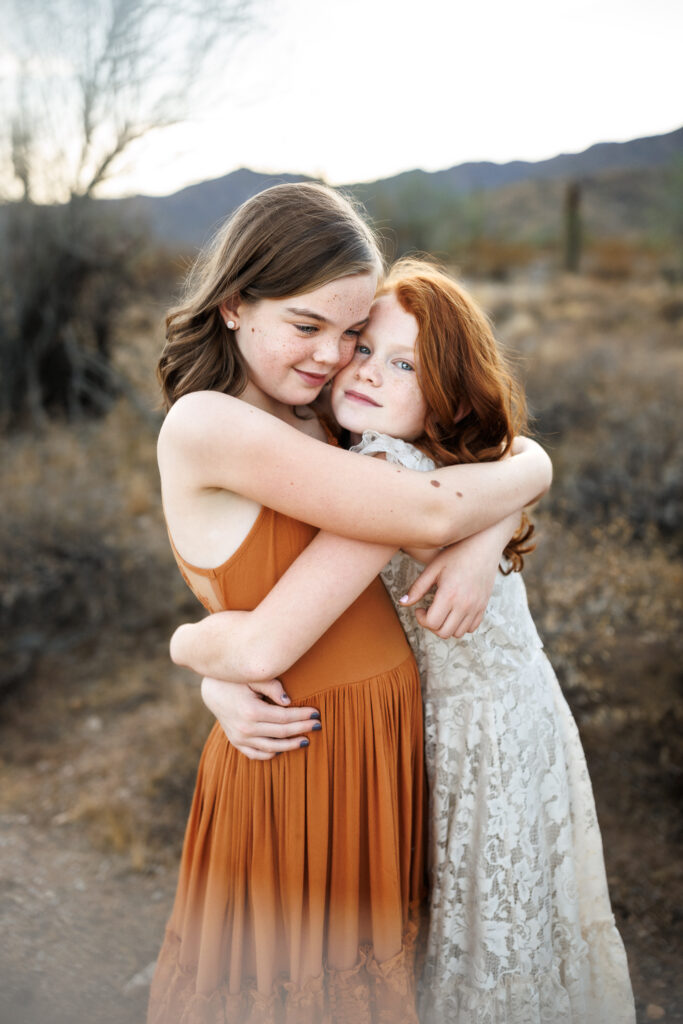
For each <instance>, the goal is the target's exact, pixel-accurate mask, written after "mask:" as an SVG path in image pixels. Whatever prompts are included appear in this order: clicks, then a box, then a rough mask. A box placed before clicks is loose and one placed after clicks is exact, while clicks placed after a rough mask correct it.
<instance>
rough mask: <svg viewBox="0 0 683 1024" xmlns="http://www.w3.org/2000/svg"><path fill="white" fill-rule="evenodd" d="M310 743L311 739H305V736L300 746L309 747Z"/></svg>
mask: <svg viewBox="0 0 683 1024" xmlns="http://www.w3.org/2000/svg"><path fill="white" fill-rule="evenodd" d="M308 743H309V741H308V740H307V739H305V738H304V739H303V740H302V741H301V743H300V744H299V746H300V747H307V746H308Z"/></svg>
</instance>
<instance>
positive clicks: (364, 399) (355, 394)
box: [344, 391, 381, 408]
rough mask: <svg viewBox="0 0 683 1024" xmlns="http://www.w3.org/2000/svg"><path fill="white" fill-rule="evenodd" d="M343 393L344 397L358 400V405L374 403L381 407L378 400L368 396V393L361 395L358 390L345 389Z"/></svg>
mask: <svg viewBox="0 0 683 1024" xmlns="http://www.w3.org/2000/svg"><path fill="white" fill-rule="evenodd" d="M344 395H345V397H346V398H350V399H351V401H352V402H358V403H359V404H360V405H376V406H377V407H378V408H381V405H380V403H379V402H376V401H375V400H374V398H370V397H369V395H363V394H361V392H360V391H345V392H344Z"/></svg>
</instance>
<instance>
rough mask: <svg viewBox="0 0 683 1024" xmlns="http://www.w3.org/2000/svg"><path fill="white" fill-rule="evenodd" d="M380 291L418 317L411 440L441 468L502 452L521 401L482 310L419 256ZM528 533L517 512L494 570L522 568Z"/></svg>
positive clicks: (400, 266) (523, 412)
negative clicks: (419, 426)
mask: <svg viewBox="0 0 683 1024" xmlns="http://www.w3.org/2000/svg"><path fill="white" fill-rule="evenodd" d="M387 292H391V293H393V294H394V295H395V296H396V298H397V299H398V301H399V302H400V304H401V306H402V307H403V309H405V310H406V312H408V313H411V314H412V315H413V316H414V317H415V319H416V320H417V323H418V335H417V342H416V355H417V373H418V380H419V382H420V389H421V391H422V393H423V395H424V398H425V401H426V403H427V407H428V412H427V416H426V419H425V430H424V434H423V435H422V436H421V437H420V438H418V439H417V441H416V442H415V444H416V445H417V446H418V447H419V448H421V449H422V451H424V452H425V453H426V454H427V455H429V456H430V458H432V459H433V460H434V461H435V462H436V463H437V464H438V465H442V466H448V465H452V464H454V463H462V462H492V461H495V460H497V459H501V458H503V457H504V456H505V455H506V454H507V453H508V452H509V450H510V446H511V445H512V441H513V439H514V437H515V435H516V434H521V433H524V431H525V430H526V429H527V427H528V420H527V409H526V400H525V397H524V392H523V390H522V388H521V386H520V384H519V382H518V381H517V380H516V378H515V377H514V375H513V373H512V371H511V368H510V366H509V365H508V363H507V360H506V359H505V357H504V355H503V353H502V351H501V349H500V346H499V345H498V343H497V342H496V339H495V337H494V334H493V330H492V327H491V323H490V321H489V319H488V317H487V316H486V314H485V313H484V312H483V310H482V309H480V307H479V306H478V305H477V303H476V302H475V301H474V299H473V298H472V297H471V295H468V293H467V292H466V291H465V290H464V289H463V288H462V287H461V286H460V285H459V284H457V283H456V282H455V281H454V280H453V279H452V278H451V277H450V276H449V275H448V274H447V273H446V272H445V271H444V270H442V269H441V268H440V267H438V266H437V265H435V264H432V263H429V262H427V261H425V260H421V259H403V260H399V261H398V262H397V263H396V264H394V266H393V267H392V268H391V271H390V272H389V276H388V277H387V279H386V281H385V282H384V284H383V286H382V288H381V291H380V294H385V293H387ZM533 532H534V527H533V525H532V524H531V523H530V522H529V518H528V516H527V514H526V512H524V513H523V514H522V522H521V524H520V527H519V529H518V530H517V532H516V533H515V535H514V537H513V538H512V539H511V540H510V542H509V543H508V545H507V546H506V548H505V551H504V554H505V556H506V558H507V559H508V561H509V563H510V565H509V568H508V569H507V570H503V569H501V571H502V572H512V571H513V570H514V571H515V572H519V571H520V570H521V569H522V567H523V565H524V557H523V556H524V555H525V554H528V553H529V552H530V551H533V549H534V547H535V544H533V543H530V540H531V536H532V534H533Z"/></svg>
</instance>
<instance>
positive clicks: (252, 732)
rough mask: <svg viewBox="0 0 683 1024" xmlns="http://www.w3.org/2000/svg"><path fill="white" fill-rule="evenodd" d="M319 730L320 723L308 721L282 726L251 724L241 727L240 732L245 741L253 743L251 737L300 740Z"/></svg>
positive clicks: (260, 723) (265, 723)
mask: <svg viewBox="0 0 683 1024" xmlns="http://www.w3.org/2000/svg"><path fill="white" fill-rule="evenodd" d="M320 729H321V724H320V722H318V721H312V720H311V719H309V720H308V721H306V722H289V723H286V724H284V725H274V724H273V723H272V722H253V723H250V724H249V726H248V727H243V728H242V729H241V732H242V734H243V735H244V737H245V739H248V740H249V741H250V742H253V737H256V736H263V737H267V738H268V739H274V740H285V739H289V738H290V737H292V736H298V737H299V738H301V737H302V736H305V735H307V734H308V733H311V732H320Z"/></svg>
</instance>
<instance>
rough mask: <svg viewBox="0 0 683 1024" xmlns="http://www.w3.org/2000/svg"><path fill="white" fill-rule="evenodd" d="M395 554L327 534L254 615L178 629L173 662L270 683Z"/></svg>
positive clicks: (217, 616)
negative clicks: (293, 611) (294, 609)
mask: <svg viewBox="0 0 683 1024" xmlns="http://www.w3.org/2000/svg"><path fill="white" fill-rule="evenodd" d="M392 554H393V549H392V548H389V547H386V546H384V545H379V544H366V543H363V542H362V541H355V540H349V539H348V538H345V537H337V536H335V535H334V534H327V533H320V534H318V536H317V537H315V538H314V539H313V540H312V541H311V543H310V544H309V545H308V547H307V548H306V549H305V550H304V551H303V552H302V553H301V554H300V555H299V557H298V558H297V559H296V561H295V562H294V563H293V564H292V565H291V566H290V567H289V569H288V570H287V572H286V573H285V574H284V575H283V576H282V577H281V578H280V579H279V580H278V582H277V583H276V585H275V586H274V587H273V589H272V590H271V591H270V593H269V594H267V595H266V597H265V598H264V599H263V601H261V603H260V604H259V605H258V607H257V608H255V609H254V610H253V611H250V612H242V611H232V612H216V613H214V614H213V615H209V616H208V617H207V618H205V619H202V620H201V621H200V622H197V623H191V624H190V623H188V624H185V625H182V626H179V627H178V629H177V630H176V631H175V633H174V634H173V637H172V639H171V657H172V659H173V661H174V662H176V664H178V665H186V666H187V667H188V668H192V669H193V670H194V671H195V672H198V673H199V674H200V675H203V676H212V677H217V678H219V679H221V678H222V679H229V680H231V681H232V682H237V683H251V682H254V681H257V682H261V681H266V680H271V679H273V678H274V677H275V676H278V675H280V674H281V673H282V672H284V671H285V670H286V669H288V668H289V667H290V666H291V665H293V664H294V662H295V661H297V660H298V659H299V658H300V657H301V656H302V654H304V653H305V652H306V651H307V650H308V649H309V647H311V646H312V645H313V644H314V643H315V642H316V640H318V639H319V638H320V637H321V636H322V634H323V633H324V632H325V631H326V630H327V629H329V627H330V626H331V625H332V623H333V622H335V621H336V620H337V619H338V618H339V616H340V615H341V614H342V612H344V611H345V610H346V609H347V608H348V607H349V605H350V604H352V603H353V601H355V600H356V598H357V597H358V596H359V595H360V594H361V593H362V592H363V591H364V590H365V588H366V587H367V586H368V585H369V584H370V583H371V582H372V580H373V579H374V578H375V576H377V574H378V573H379V571H380V570H381V568H382V566H384V565H385V564H386V562H387V561H388V560H389V558H391V556H392ZM292 608H296V615H294V616H293V615H292V614H291V610H292Z"/></svg>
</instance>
